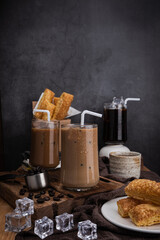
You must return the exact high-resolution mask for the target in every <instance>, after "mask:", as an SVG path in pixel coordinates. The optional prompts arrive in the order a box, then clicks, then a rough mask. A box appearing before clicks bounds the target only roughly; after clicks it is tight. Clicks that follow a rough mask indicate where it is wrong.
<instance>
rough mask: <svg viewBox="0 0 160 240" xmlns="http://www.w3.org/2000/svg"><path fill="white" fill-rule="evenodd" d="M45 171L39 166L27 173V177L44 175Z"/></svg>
mask: <svg viewBox="0 0 160 240" xmlns="http://www.w3.org/2000/svg"><path fill="white" fill-rule="evenodd" d="M45 171H46V170H45V169H44V168H42V167H40V166H38V167H34V168H33V169H31V170H28V171H27V176H33V175H35V174H39V173H44V172H45Z"/></svg>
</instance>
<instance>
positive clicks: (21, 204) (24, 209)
mask: <svg viewBox="0 0 160 240" xmlns="http://www.w3.org/2000/svg"><path fill="white" fill-rule="evenodd" d="M15 211H21V214H22V215H23V216H26V215H28V214H29V215H30V214H33V213H34V201H33V200H31V199H29V198H27V197H25V198H22V199H18V200H16V209H15Z"/></svg>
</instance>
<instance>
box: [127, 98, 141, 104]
mask: <svg viewBox="0 0 160 240" xmlns="http://www.w3.org/2000/svg"><path fill="white" fill-rule="evenodd" d="M128 101H140V98H126V99H125V101H124V104H127V102H128Z"/></svg>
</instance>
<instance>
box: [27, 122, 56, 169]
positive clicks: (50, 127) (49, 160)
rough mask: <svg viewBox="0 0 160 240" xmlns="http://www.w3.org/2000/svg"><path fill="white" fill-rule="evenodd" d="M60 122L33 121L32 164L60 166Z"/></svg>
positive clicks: (46, 166)
mask: <svg viewBox="0 0 160 240" xmlns="http://www.w3.org/2000/svg"><path fill="white" fill-rule="evenodd" d="M58 154H59V151H58V122H56V121H54V122H48V121H43V120H40V119H33V120H32V132H31V159H30V161H31V164H32V165H33V166H41V167H44V168H55V167H56V166H57V165H58V164H59V156H58Z"/></svg>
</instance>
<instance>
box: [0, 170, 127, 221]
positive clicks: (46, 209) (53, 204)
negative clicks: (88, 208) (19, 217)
mask: <svg viewBox="0 0 160 240" xmlns="http://www.w3.org/2000/svg"><path fill="white" fill-rule="evenodd" d="M6 173H8V172H1V173H0V175H3V174H6ZM10 173H15V172H10ZM49 175H50V180H51V181H50V185H51V186H52V187H53V188H54V190H55V196H57V195H58V194H60V193H63V194H64V197H63V198H61V199H60V201H54V200H53V197H50V200H49V201H46V202H44V203H42V204H38V203H37V199H36V198H34V197H33V200H34V206H35V213H34V214H33V215H32V221H34V220H36V219H39V218H42V217H43V216H47V217H49V218H54V216H56V215H59V214H62V213H64V212H68V213H71V212H72V209H73V208H74V207H76V206H80V205H82V204H83V203H84V201H85V199H86V198H87V197H89V196H91V195H93V194H98V193H102V192H108V191H111V190H114V189H117V188H120V187H122V186H123V184H122V183H120V182H116V181H113V180H111V179H108V178H104V177H100V181H99V183H98V185H97V186H96V187H95V188H93V189H91V190H89V191H87V192H73V191H69V190H66V189H64V188H63V186H62V184H61V183H60V169H57V170H54V171H52V172H49ZM23 185H25V180H24V178H23V177H20V178H16V180H6V181H5V182H0V196H1V197H2V198H3V199H4V200H6V201H7V202H8V203H9V204H10V205H11V206H12V207H13V208H15V201H16V200H17V199H19V198H24V197H27V196H28V191H27V192H26V193H25V195H23V196H21V195H19V191H20V189H22V188H23ZM45 190H46V194H45V195H42V197H44V196H49V195H48V191H47V190H48V189H45ZM39 192H40V191H38V192H34V195H35V194H37V193H39Z"/></svg>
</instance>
